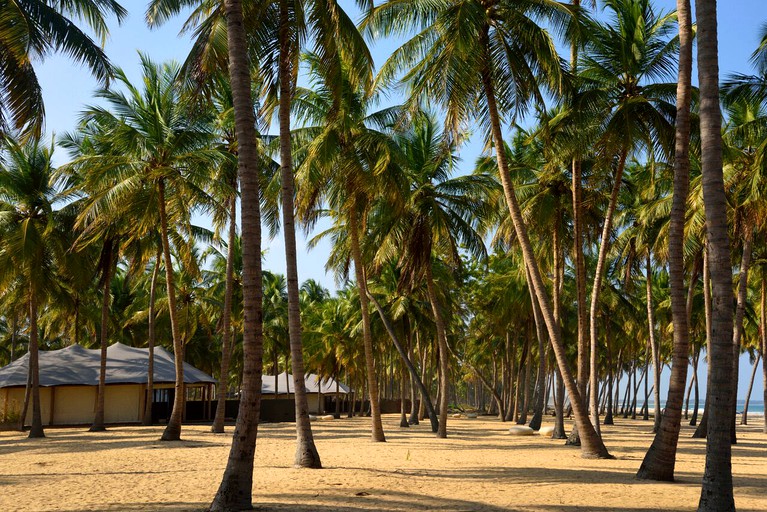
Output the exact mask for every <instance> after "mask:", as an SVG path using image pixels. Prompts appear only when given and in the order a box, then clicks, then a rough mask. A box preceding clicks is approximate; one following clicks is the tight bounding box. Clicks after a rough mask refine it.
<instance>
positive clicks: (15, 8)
mask: <svg viewBox="0 0 767 512" xmlns="http://www.w3.org/2000/svg"><path fill="white" fill-rule="evenodd" d="M127 14H128V12H127V11H126V10H125V9H123V8H122V7H121V6H120V4H118V3H117V2H115V1H114V0H76V1H74V2H54V1H50V0H42V1H41V0H34V1H31V2H5V3H3V5H2V6H0V17H1V18H2V23H1V24H0V134H8V133H10V132H11V131H19V132H20V133H25V134H32V135H34V136H37V137H39V136H40V133H41V131H42V127H43V120H44V117H45V108H44V106H43V96H42V90H41V88H40V84H39V82H38V81H37V75H36V74H35V70H34V67H33V65H32V63H33V62H35V60H37V59H39V58H43V57H45V56H46V55H49V54H51V53H53V52H57V51H60V52H63V53H66V54H68V55H69V56H71V57H72V58H73V59H74V60H75V61H77V62H80V63H83V64H85V65H86V66H87V67H88V68H89V69H90V71H91V73H93V75H94V76H95V77H96V78H97V79H98V80H100V81H106V80H108V79H109V77H110V76H111V75H112V67H111V65H110V64H109V60H108V59H107V57H106V55H105V54H104V51H103V50H102V48H101V47H100V46H99V45H98V43H96V42H95V41H94V40H93V39H91V37H90V36H88V34H86V33H85V32H83V31H82V30H80V29H79V28H78V27H77V25H76V23H75V22H73V21H72V19H74V20H75V21H79V22H83V23H85V24H86V25H88V26H89V27H90V28H91V29H92V30H93V32H94V34H95V35H96V37H98V38H100V39H101V42H102V44H103V42H104V41H106V38H107V36H108V35H109V30H108V28H107V23H106V20H107V17H109V16H111V15H114V16H115V17H116V18H117V21H118V23H120V22H122V20H123V19H124V18H125V17H126V16H127ZM70 18H72V19H70Z"/></svg>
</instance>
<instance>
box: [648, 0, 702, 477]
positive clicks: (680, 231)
mask: <svg viewBox="0 0 767 512" xmlns="http://www.w3.org/2000/svg"><path fill="white" fill-rule="evenodd" d="M676 5H677V19H678V23H679V71H678V81H677V90H676V98H677V99H676V145H675V150H674V151H675V158H674V195H673V198H672V204H671V215H670V217H671V219H670V220H671V226H670V229H669V237H668V238H669V240H668V244H669V256H668V259H669V263H668V266H669V284H670V287H671V291H670V296H671V316H672V322H673V325H674V335H673V336H674V348H673V357H672V363H671V378H670V380H669V388H668V396H667V398H666V408H665V411H664V413H663V418H662V420H661V424H660V426H659V427H658V430H657V434H656V436H655V438H654V439H653V443H652V445H651V446H650V448H649V449H648V450H647V454H646V455H645V458H644V460H643V461H642V465H641V466H640V467H639V471H638V472H637V478H640V479H649V480H661V481H673V479H674V465H675V463H676V450H677V444H678V441H679V429H680V427H681V421H682V419H681V414H682V399H683V398H684V387H685V384H686V382H687V366H688V365H689V355H690V347H689V338H690V332H689V321H690V318H689V317H690V313H689V312H688V311H691V309H689V308H691V307H692V301H691V300H690V298H689V297H688V298H687V300H685V297H684V250H683V248H684V222H685V213H686V210H687V195H688V192H689V188H690V157H689V146H690V99H691V84H692V43H693V32H692V11H691V9H690V0H677V3H676ZM690 280H691V283H690V284H691V285H692V284H693V282H694V281H695V276H694V273H693V276H691V277H690ZM688 295H689V294H688ZM696 389H697V388H696ZM655 414H656V416H657V415H658V414H659V413H658V411H656V413H655ZM694 414H695V415H697V404H696V412H695V413H694Z"/></svg>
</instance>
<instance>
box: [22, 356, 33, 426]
mask: <svg viewBox="0 0 767 512" xmlns="http://www.w3.org/2000/svg"><path fill="white" fill-rule="evenodd" d="M27 347H29V344H27ZM27 353H29V348H27ZM30 358H31V356H30ZM27 366H28V367H27V385H26V386H25V387H24V403H23V404H22V405H21V414H20V415H19V432H24V424H25V423H26V420H27V412H28V411H29V400H30V397H31V396H32V365H31V363H29V362H27Z"/></svg>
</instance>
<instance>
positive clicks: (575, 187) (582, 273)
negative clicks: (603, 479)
mask: <svg viewBox="0 0 767 512" xmlns="http://www.w3.org/2000/svg"><path fill="white" fill-rule="evenodd" d="M571 3H572V5H573V6H575V7H576V8H577V7H580V5H581V2H580V0H572V2H571ZM570 71H571V73H572V74H573V76H575V75H576V74H577V71H578V44H577V43H576V42H573V43H572V45H571V46H570ZM572 195H573V263H574V266H575V290H576V312H577V316H578V324H577V325H578V356H577V357H578V374H577V377H576V379H577V382H578V391H579V392H580V395H581V397H582V398H583V400H585V399H586V384H587V382H588V376H587V373H588V369H589V368H588V366H589V353H588V350H589V346H588V342H587V340H586V332H587V331H588V329H589V323H588V322H589V319H588V315H587V313H586V304H587V302H586V263H585V261H586V260H585V257H584V254H583V176H582V166H581V160H580V157H578V158H573V162H572ZM571 398H572V397H571ZM563 399H564V397H563ZM584 405H585V402H584ZM596 429H597V432H598V429H599V425H598V423H597V426H596ZM567 444H569V445H573V446H579V445H580V444H581V441H580V436H579V435H578V425H577V423H576V424H575V425H573V429H572V431H571V432H570V437H569V438H568V441H567Z"/></svg>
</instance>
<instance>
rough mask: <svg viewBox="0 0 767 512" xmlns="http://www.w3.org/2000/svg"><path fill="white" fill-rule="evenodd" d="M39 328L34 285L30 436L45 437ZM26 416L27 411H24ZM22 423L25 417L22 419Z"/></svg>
mask: <svg viewBox="0 0 767 512" xmlns="http://www.w3.org/2000/svg"><path fill="white" fill-rule="evenodd" d="M37 337H38V329H37V294H36V293H35V290H34V288H33V287H30V291H29V374H30V375H31V377H32V387H31V394H32V397H31V398H32V426H31V428H30V430H29V437H30V438H39V437H45V432H44V431H43V416H42V412H41V406H40V362H39V361H40V359H39V344H38V340H37ZM24 416H26V411H25V412H24ZM21 421H22V425H23V421H24V417H22V419H21Z"/></svg>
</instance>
